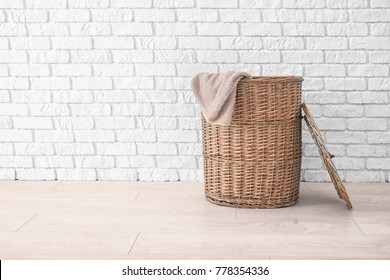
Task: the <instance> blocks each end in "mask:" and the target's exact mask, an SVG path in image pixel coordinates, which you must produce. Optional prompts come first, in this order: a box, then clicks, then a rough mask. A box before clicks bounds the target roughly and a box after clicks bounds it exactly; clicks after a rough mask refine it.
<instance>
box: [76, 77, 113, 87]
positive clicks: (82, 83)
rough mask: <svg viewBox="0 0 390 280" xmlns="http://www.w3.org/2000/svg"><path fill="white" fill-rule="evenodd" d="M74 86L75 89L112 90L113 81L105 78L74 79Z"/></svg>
mask: <svg viewBox="0 0 390 280" xmlns="http://www.w3.org/2000/svg"><path fill="white" fill-rule="evenodd" d="M72 85H73V88H74V89H111V88H112V80H111V79H110V78H104V77H103V78H102V77H99V78H97V77H96V78H95V77H83V78H72Z"/></svg>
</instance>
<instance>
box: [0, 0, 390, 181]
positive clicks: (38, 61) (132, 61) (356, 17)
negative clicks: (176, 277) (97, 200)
mask: <svg viewBox="0 0 390 280" xmlns="http://www.w3.org/2000/svg"><path fill="white" fill-rule="evenodd" d="M389 64H390V1H384V0H371V1H370V0H359V1H355V0H353V1H352V0H351V1H344V0H342V1H335V0H272V1H271V0H266V1H254V0H223V1H222V0H215V1H213V0H167V1H161V0H50V1H49V0H47V1H45V0H0V179H3V180H13V179H20V180H56V179H57V180H143V181H177V180H181V181H199V180H202V176H203V171H202V168H203V165H202V156H201V154H202V146H201V136H202V134H201V126H200V111H199V107H198V106H197V104H196V101H195V99H194V96H193V95H192V92H191V90H190V87H189V82H190V79H191V77H192V76H193V75H195V74H196V73H198V72H201V71H208V72H222V71H228V70H240V71H247V72H249V73H251V74H252V75H286V74H288V75H301V76H303V77H304V78H305V81H304V83H303V101H305V102H306V103H307V104H308V106H309V108H310V109H311V111H312V113H313V115H314V116H315V118H316V120H317V122H318V125H319V127H320V129H321V130H322V134H323V136H324V138H325V140H326V142H327V143H328V144H329V149H330V151H331V152H332V153H334V154H335V155H336V156H337V158H336V159H335V164H336V166H337V167H338V168H339V170H340V174H341V177H342V178H343V179H344V180H346V181H370V182H384V181H389V180H390V132H389V131H390V104H389V99H390V78H389V73H390V69H389ZM302 166H303V171H302V179H303V180H307V181H328V180H329V177H328V176H327V174H326V172H325V169H324V165H323V164H322V162H321V160H320V158H319V157H318V152H317V151H316V148H315V146H314V144H313V141H312V140H311V137H310V135H309V134H308V132H307V129H306V127H305V126H304V132H303V165H302Z"/></svg>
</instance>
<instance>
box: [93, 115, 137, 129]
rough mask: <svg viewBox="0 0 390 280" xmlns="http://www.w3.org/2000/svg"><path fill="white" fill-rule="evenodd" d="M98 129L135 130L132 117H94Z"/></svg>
mask: <svg viewBox="0 0 390 280" xmlns="http://www.w3.org/2000/svg"><path fill="white" fill-rule="evenodd" d="M94 119H95V122H96V128H98V129H114V130H118V129H132V128H135V119H134V117H97V118H96V117H95V118H94Z"/></svg>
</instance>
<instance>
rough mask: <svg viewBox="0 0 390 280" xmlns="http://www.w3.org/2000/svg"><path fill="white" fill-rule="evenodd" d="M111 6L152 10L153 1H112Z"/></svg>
mask: <svg viewBox="0 0 390 280" xmlns="http://www.w3.org/2000/svg"><path fill="white" fill-rule="evenodd" d="M111 6H112V7H118V8H151V7H152V0H132V1H128V0H111Z"/></svg>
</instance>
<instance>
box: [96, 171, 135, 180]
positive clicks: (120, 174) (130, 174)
mask: <svg viewBox="0 0 390 280" xmlns="http://www.w3.org/2000/svg"><path fill="white" fill-rule="evenodd" d="M97 178H98V180H102V181H118V180H123V181H137V171H136V170H131V169H128V168H122V169H119V168H115V169H97Z"/></svg>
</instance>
